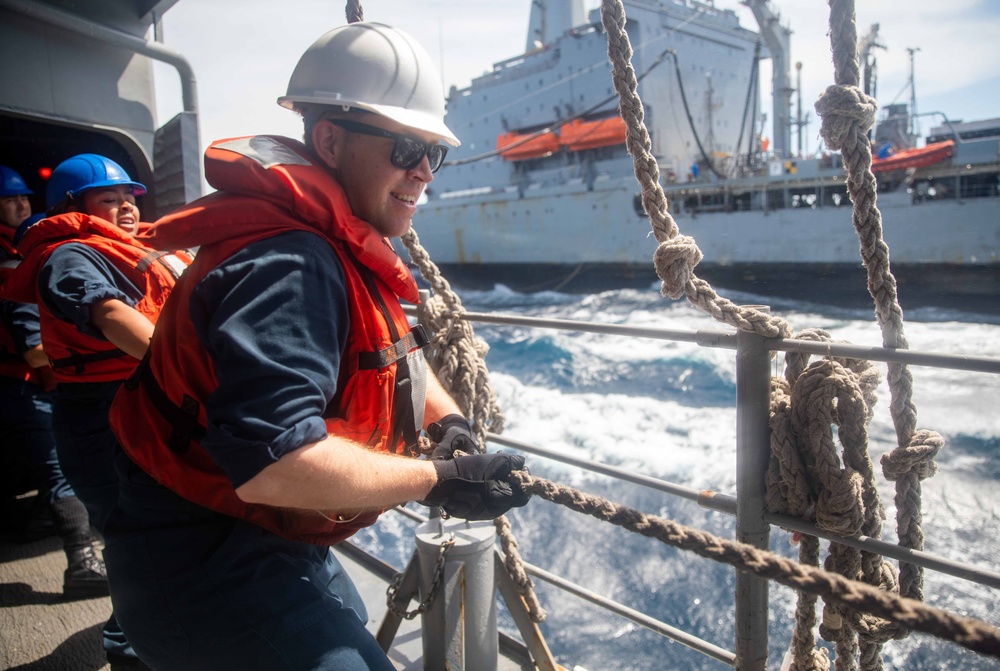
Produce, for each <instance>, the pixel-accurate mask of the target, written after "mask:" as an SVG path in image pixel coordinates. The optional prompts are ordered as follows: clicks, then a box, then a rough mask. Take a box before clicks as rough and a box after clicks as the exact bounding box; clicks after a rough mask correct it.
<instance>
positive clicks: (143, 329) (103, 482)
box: [3, 154, 190, 669]
mask: <svg viewBox="0 0 1000 671" xmlns="http://www.w3.org/2000/svg"><path fill="white" fill-rule="evenodd" d="M145 193H146V187H145V186H144V185H142V184H141V183H139V182H136V181H134V180H133V179H132V178H131V176H130V175H129V174H128V173H127V172H126V171H125V170H124V169H123V168H122V167H121V166H120V165H119V164H118V163H116V162H115V161H113V160H111V159H109V158H107V157H104V156H99V155H97V154H79V155H77V156H74V157H72V158H69V159H67V160H65V161H63V162H62V163H60V164H59V165H58V166H57V167H56V169H55V170H54V171H53V172H52V176H51V177H50V178H49V183H48V185H47V188H46V201H47V206H48V217H47V218H45V219H43V220H41V221H39V222H38V223H36V224H34V225H32V226H30V227H29V228H28V229H27V230H26V231H24V234H23V237H22V238H21V240H20V242H19V247H18V248H19V250H20V251H21V253H22V254H23V256H24V260H23V261H22V262H21V264H20V265H19V267H18V268H17V269H16V270H15V271H14V272H13V274H12V275H11V277H10V278H9V279H8V280H7V282H6V283H5V284H4V287H3V295H4V296H5V297H8V298H11V299H14V300H20V301H23V302H35V303H37V304H38V309H39V314H40V325H41V340H42V344H43V346H44V348H45V352H46V354H47V355H48V357H49V360H50V362H51V365H52V371H53V377H54V378H55V380H56V382H57V383H58V387H57V389H56V391H55V394H54V399H53V429H54V432H55V438H56V447H57V451H58V455H59V462H60V463H61V464H62V467H63V471H64V472H65V474H66V477H67V479H68V480H69V482H70V483H71V484H72V486H73V489H74V491H76V493H77V495H78V496H79V497H80V499H81V500H82V501H83V503H84V504H85V505H86V507H87V510H88V512H89V514H90V519H91V521H92V522H93V524H94V526H95V527H96V528H97V530H98V531H100V532H103V530H104V524H105V521H106V519H107V517H108V514H109V513H110V511H111V509H112V508H113V507H114V505H115V501H116V500H117V498H118V477H117V474H116V473H115V469H114V462H113V453H114V449H115V437H114V434H113V433H112V432H111V428H110V426H109V425H108V409H109V407H110V405H111V401H112V399H113V398H114V396H115V393H116V392H117V391H118V388H119V386H120V385H121V383H122V382H123V381H124V380H125V378H126V377H128V375H129V374H130V373H131V372H132V370H133V369H134V368H135V365H136V364H137V363H138V361H139V360H140V359H141V358H142V356H143V355H144V354H145V352H146V348H147V347H148V346H149V339H150V337H151V336H152V333H153V324H154V323H155V322H156V318H157V316H158V314H159V307H160V306H161V305H162V304H163V301H164V300H166V296H167V295H168V294H169V293H170V290H171V289H173V286H174V282H175V281H176V279H177V277H178V276H179V274H180V272H181V271H182V270H183V269H185V268H186V267H187V264H188V263H189V262H190V259H188V258H183V257H180V256H177V255H172V254H162V253H159V252H157V251H156V250H153V249H151V248H150V247H148V246H147V245H145V244H144V243H142V242H140V241H139V240H137V239H136V238H135V237H134V234H135V233H136V232H137V231H138V230H139V208H138V206H137V205H136V196H141V195H143V194H145ZM104 647H105V650H106V651H107V654H108V660H109V661H110V662H111V667H112V669H116V668H130V669H135V668H139V669H141V668H145V667H144V666H141V665H140V664H141V662H140V661H139V660H138V658H137V657H136V656H135V652H134V651H133V650H132V647H131V645H129V643H128V642H127V640H126V639H125V636H124V634H122V632H121V629H120V628H119V627H118V626H117V621H116V619H115V616H114V615H113V614H112V616H111V619H110V620H109V621H108V624H107V625H106V626H105V630H104Z"/></svg>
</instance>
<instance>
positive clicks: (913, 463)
mask: <svg viewBox="0 0 1000 671" xmlns="http://www.w3.org/2000/svg"><path fill="white" fill-rule="evenodd" d="M942 447H944V438H943V437H942V436H941V434H940V433H938V432H937V431H929V430H927V429H921V430H919V431H916V432H915V433H914V434H913V436H912V437H911V438H910V444H909V445H907V446H906V447H897V448H896V449H894V450H893V451H892V452H889V453H888V454H883V455H882V473H883V474H884V475H885V479H886V480H891V481H896V480H900V479H902V478H904V477H906V476H907V475H909V474H911V473H913V474H915V475H916V476H917V478H919V479H920V480H926V479H927V478H929V477H931V476H933V475H934V474H935V473H937V464H935V463H934V457H936V456H937V453H938V452H940V451H941V448H942Z"/></svg>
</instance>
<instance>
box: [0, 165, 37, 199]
mask: <svg viewBox="0 0 1000 671" xmlns="http://www.w3.org/2000/svg"><path fill="white" fill-rule="evenodd" d="M0 179H2V183H0V198H6V197H7V196H27V195H30V194H32V193H34V191H32V190H31V189H29V188H28V185H27V184H25V183H24V180H23V179H22V178H21V176H20V175H19V174H17V171H15V170H12V169H10V168H8V167H7V166H5V165H0Z"/></svg>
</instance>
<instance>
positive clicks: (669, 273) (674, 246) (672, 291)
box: [653, 235, 702, 300]
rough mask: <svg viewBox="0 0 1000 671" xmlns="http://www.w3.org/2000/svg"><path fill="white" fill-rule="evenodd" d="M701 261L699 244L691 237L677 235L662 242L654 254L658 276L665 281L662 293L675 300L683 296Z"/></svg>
mask: <svg viewBox="0 0 1000 671" xmlns="http://www.w3.org/2000/svg"><path fill="white" fill-rule="evenodd" d="M701 259H702V253H701V250H700V249H698V243H697V242H695V239H694V238H692V237H690V236H687V235H677V236H675V237H673V238H671V239H669V240H664V241H663V242H661V243H660V244H659V245H658V246H657V247H656V252H654V254H653V265H654V266H655V267H656V274H657V275H658V276H659V278H660V279H661V280H663V285H662V287H661V288H660V293H661V294H663V295H664V296H668V297H670V298H672V299H674V300H676V299H678V298H680V297H681V296H683V295H684V292H685V290H686V287H687V285H688V282H690V281H691V278H692V277H693V276H694V267H695V266H697V265H698V263H699V262H700V261H701Z"/></svg>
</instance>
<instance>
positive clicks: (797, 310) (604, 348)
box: [356, 285, 1000, 671]
mask: <svg viewBox="0 0 1000 671" xmlns="http://www.w3.org/2000/svg"><path fill="white" fill-rule="evenodd" d="M456 290H457V291H458V293H459V295H460V296H461V297H462V301H463V303H464V305H465V307H466V308H467V309H468V310H471V311H499V312H505V313H514V314H520V315H528V316H535V317H546V318H564V319H573V320H586V321H598V322H607V323H615V324H626V325H633V326H660V327H666V328H679V329H691V330H695V329H714V330H727V327H725V326H724V325H721V324H718V323H716V322H715V321H713V320H712V319H711V317H709V316H708V315H705V314H704V313H702V312H700V311H699V310H697V309H696V308H694V307H692V306H690V304H688V303H687V302H686V301H678V302H672V301H669V300H667V299H665V298H662V297H661V296H660V295H659V293H658V291H657V287H656V286H655V285H650V286H649V287H648V288H640V289H614V290H609V291H602V292H596V293H589V294H569V293H558V292H540V293H518V292H515V291H513V290H511V289H509V288H507V287H505V286H502V285H497V286H495V287H493V288H492V289H488V290H481V289H480V290H465V289H463V288H462V287H461V286H456ZM719 291H720V293H722V294H723V295H724V296H726V297H727V298H729V299H730V300H733V301H734V302H736V303H740V304H767V305H770V306H771V309H772V312H773V313H775V314H779V315H781V316H782V317H784V318H785V319H787V320H788V321H789V322H790V323H791V324H792V327H793V328H794V329H795V330H801V329H803V328H808V327H820V328H824V329H826V330H827V331H829V332H830V333H831V334H832V336H833V337H834V338H835V339H838V340H846V341H849V342H852V343H854V344H858V345H867V346H879V345H880V344H881V336H880V333H879V330H878V326H877V324H876V323H875V321H874V317H873V313H872V310H871V309H870V308H845V307H838V306H836V305H834V302H833V301H824V300H823V299H822V298H820V299H819V300H816V301H814V302H806V301H800V300H798V301H791V300H783V299H780V298H776V297H774V296H760V295H755V294H752V293H746V292H739V291H727V290H725V289H719ZM901 300H903V301H904V306H905V305H906V303H905V296H902V295H901ZM946 304H947V303H946ZM905 317H906V334H907V337H908V339H909V343H910V347H911V349H913V350H920V351H926V352H936V353H945V352H949V353H962V354H967V355H980V356H996V354H997V347H996V343H997V342H998V341H1000V315H997V314H977V313H974V312H968V311H961V310H955V309H948V308H941V307H921V308H915V309H913V310H909V311H907V312H906V313H905ZM476 332H477V334H478V335H479V336H481V337H482V338H484V339H485V340H486V341H487V342H488V343H489V345H490V352H489V355H488V356H487V364H488V366H489V368H490V371H491V376H490V377H491V381H492V384H493V386H494V388H495V389H496V391H497V394H498V396H499V399H500V404H501V407H502V408H503V409H504V412H505V416H506V429H505V431H504V435H505V436H507V437H510V438H513V439H516V440H521V441H524V442H528V443H534V444H538V445H541V446H544V447H547V448H550V449H554V450H558V451H560V452H564V453H567V454H571V455H575V456H578V457H584V458H588V459H592V460H595V461H599V462H603V463H607V464H613V465H616V466H619V467H623V468H627V469H634V470H636V471H639V472H641V473H644V474H646V475H650V476H654V477H657V478H661V479H664V480H668V481H671V482H676V483H678V484H682V485H686V486H689V487H693V488H698V489H701V488H706V489H713V490H716V491H719V492H724V493H730V494H732V493H735V488H736V481H735V473H736V451H735V445H736V412H735V398H736V373H735V363H734V356H733V354H734V353H733V352H732V351H731V350H722V349H709V348H699V347H698V346H697V345H694V344H688V343H675V342H666V341H658V340H648V339H645V340H635V339H632V340H628V339H622V338H620V337H616V336H606V335H595V334H576V333H566V332H556V331H552V330H541V329H527V328H520V327H500V326H491V325H477V326H476ZM774 366H775V368H774V372H775V374H778V375H780V374H781V373H782V372H783V361H782V359H781V355H778V357H776V359H775V364H774ZM880 368H881V369H882V372H883V378H884V371H885V366H884V365H880ZM911 370H912V373H913V377H914V402H915V404H916V407H917V411H918V427H920V428H928V429H934V430H937V431H939V432H940V433H941V434H943V435H944V437H945V438H946V440H947V446H946V447H945V449H944V450H942V452H941V453H940V454H939V456H938V459H937V464H938V467H939V471H938V473H937V475H936V476H934V477H933V478H931V479H929V480H926V481H925V482H924V483H923V502H924V520H923V528H924V533H925V535H926V545H925V549H926V550H927V551H929V552H933V553H936V554H940V555H943V556H945V557H949V558H952V559H955V560H962V561H969V562H972V563H974V564H977V565H980V566H984V567H987V568H990V569H992V570H996V569H997V559H996V558H997V556H1000V515H998V513H1000V459H998V458H997V456H998V450H1000V412H998V402H1000V376H997V375H989V374H979V373H967V372H960V371H945V370H937V369H932V368H926V367H911ZM878 394H879V395H878V403H877V404H876V408H875V411H876V414H875V417H874V419H873V421H872V423H871V425H870V427H869V434H870V435H869V441H870V450H871V456H872V459H873V461H874V462H875V464H876V473H877V479H878V486H879V491H880V494H881V496H882V502H883V504H884V506H885V508H886V513H887V520H886V523H885V525H884V531H883V539H884V540H887V541H889V542H895V540H896V536H895V506H894V504H893V485H892V483H890V482H887V481H886V480H885V479H884V478H883V477H882V475H881V469H880V467H879V465H878V459H879V457H880V456H881V454H882V453H884V452H887V451H889V450H891V449H892V447H893V445H894V440H895V433H894V430H893V427H892V422H891V419H890V417H889V415H888V407H889V392H888V387H887V386H886V384H885V383H884V381H883V383H882V385H880V387H879V392H878ZM491 449H497V448H496V447H493V448H491ZM527 460H528V465H529V467H530V469H531V471H532V473H534V474H536V475H540V476H542V477H545V478H549V479H551V480H554V481H557V482H560V483H563V484H568V485H570V486H573V487H577V488H579V489H582V490H584V491H587V492H590V493H592V494H595V495H598V496H602V497H605V498H608V499H611V500H613V501H616V502H619V503H623V504H626V505H629V506H632V507H635V508H638V509H640V510H642V511H644V512H647V513H652V514H657V515H662V516H665V517H668V518H671V519H673V520H676V521H678V522H681V523H683V524H687V525H690V526H695V527H699V528H702V529H706V530H708V531H710V532H712V533H714V534H717V535H720V536H723V537H726V538H733V535H734V519H733V518H731V517H729V516H727V515H723V514H721V513H714V512H711V511H706V510H703V509H701V508H699V507H698V506H697V504H695V503H693V502H689V501H686V500H682V499H677V498H674V497H669V496H667V495H664V494H660V493H657V492H651V491H648V490H645V489H643V488H641V487H638V486H633V485H629V484H623V483H620V482H617V481H614V480H611V479H609V478H606V477H604V476H600V475H595V474H590V473H587V472H584V471H581V470H579V469H576V468H574V467H571V466H566V465H562V464H559V463H557V462H552V461H549V460H546V459H543V458H539V457H534V456H530V455H529V456H528V457H527ZM509 517H510V519H511V523H512V525H513V529H514V533H515V535H516V537H517V539H518V541H519V544H520V549H521V552H522V554H523V556H524V558H525V560H526V561H528V562H531V563H532V564H535V565H538V566H540V567H542V568H544V569H546V570H548V571H551V572H553V573H556V574H559V575H561V576H563V577H565V578H567V579H569V580H571V581H573V582H575V583H577V584H580V585H582V586H584V587H586V588H588V589H589V590H592V591H593V592H596V593H598V594H601V595H603V596H606V597H609V598H612V599H615V600H617V601H619V602H622V603H624V604H626V605H629V606H631V607H633V608H635V609H638V610H640V611H642V612H645V613H647V614H649V615H651V616H653V617H655V618H657V619H660V620H662V621H664V622H666V623H668V624H670V625H673V626H675V627H678V628H681V629H684V630H687V631H690V632H692V633H694V634H695V635H697V636H700V637H702V638H705V639H707V640H709V641H711V642H713V643H715V644H716V645H719V646H720V647H723V648H726V649H732V647H733V636H734V616H733V593H734V583H735V578H734V570H733V569H732V568H730V567H728V566H725V565H721V564H716V563H714V562H712V561H709V560H706V559H702V558H700V557H697V556H695V555H693V554H691V553H687V552H684V551H682V550H675V549H673V548H671V547H668V546H666V545H663V544H661V543H659V542H658V541H654V540H651V539H647V538H644V537H641V536H639V535H637V534H632V533H630V532H628V531H625V530H623V529H619V528H616V527H613V526H611V525H608V524H605V523H601V522H599V521H597V520H593V519H591V518H589V517H586V516H582V515H579V514H577V513H573V512H571V511H569V510H567V509H565V508H562V507H561V506H557V505H555V504H552V503H549V502H547V501H544V500H538V499H535V500H532V502H531V503H530V504H529V505H528V506H527V507H525V508H522V509H518V510H516V511H513V512H512V513H511V514H510V516H509ZM412 528H413V524H412V523H410V522H408V521H407V520H405V519H403V518H401V516H398V515H386V516H384V517H383V521H381V522H380V523H379V525H377V526H376V527H374V528H373V529H370V530H366V531H365V532H363V533H361V534H359V535H358V536H357V537H356V540H357V541H358V542H359V543H360V544H361V545H362V546H363V547H365V548H366V549H369V550H372V551H375V552H378V553H379V554H381V555H382V556H384V557H386V558H387V560H388V561H390V562H392V563H394V564H395V565H397V566H402V565H404V564H405V561H406V559H407V558H408V556H409V554H410V552H411V550H412ZM771 539H772V540H771V546H772V549H773V550H774V551H776V552H780V553H782V554H786V555H788V556H796V555H797V550H796V549H795V548H794V547H792V546H791V545H790V543H789V541H788V536H787V534H785V533H784V532H782V531H780V530H774V531H772V535H771ZM824 547H825V543H824ZM536 590H537V592H538V595H539V598H540V600H541V603H542V605H543V607H544V608H545V609H546V610H547V612H548V619H547V621H546V622H544V623H543V624H542V625H541V628H542V631H543V633H544V635H545V637H546V640H547V641H548V644H549V646H550V648H551V649H552V651H553V654H554V655H555V656H556V658H557V661H559V663H560V664H562V665H564V666H565V667H566V668H568V669H572V668H574V667H575V666H579V667H581V668H582V669H587V670H588V671H598V670H614V669H622V670H625V669H628V670H636V671H645V670H649V671H652V670H654V669H655V670H662V669H666V670H687V669H691V670H702V669H704V670H706V671H708V670H712V669H724V668H728V667H727V666H726V665H725V664H722V663H720V662H717V661H715V660H713V659H710V658H708V657H704V656H702V655H701V654H699V653H696V652H694V651H692V650H690V649H689V648H687V647H685V646H683V645H681V644H679V643H674V642H671V641H669V640H668V639H666V638H662V637H660V636H659V635H657V634H654V633H652V632H650V631H648V630H646V629H644V628H642V627H639V626H637V625H634V624H632V623H630V622H628V621H627V620H624V619H620V618H618V617H617V616H615V615H612V614H609V613H607V612H605V611H603V610H601V609H599V608H597V607H595V606H592V605H590V604H589V603H587V602H584V601H582V600H580V599H578V598H576V597H574V596H571V595H567V594H564V593H562V592H560V591H558V590H556V589H554V588H551V587H549V586H548V585H546V584H545V583H542V582H541V581H536ZM925 594H926V600H927V602H928V603H930V604H931V605H934V606H938V607H941V608H946V609H949V610H952V611H955V612H958V613H961V614H964V615H969V616H972V617H976V618H979V619H982V620H985V621H987V622H991V623H993V624H997V622H998V621H997V616H996V613H997V612H1000V594H998V593H997V592H996V591H995V590H992V589H990V588H984V587H980V586H978V585H976V584H974V583H971V582H966V581H963V580H959V579H957V578H952V577H948V576H939V575H935V574H933V573H930V572H927V573H926V574H925ZM770 596H771V605H770V613H769V623H770V635H769V656H768V659H769V665H768V666H769V668H773V669H777V668H778V667H779V666H780V663H781V659H782V656H783V655H784V652H785V650H786V649H787V646H788V644H789V640H790V637H791V631H792V627H793V624H794V623H793V613H794V608H795V595H794V592H793V591H792V590H790V589H788V588H785V587H782V586H780V585H776V584H773V583H772V585H771V588H770ZM501 626H502V627H503V628H504V629H506V630H508V631H510V632H512V633H515V632H516V630H515V627H514V625H513V624H512V621H511V620H510V618H509V616H508V615H506V613H503V612H502V613H501ZM884 659H885V664H886V668H887V669H890V670H893V671H904V670H906V671H911V670H921V671H923V670H933V669H942V670H943V669H948V670H949V671H953V670H955V669H964V670H973V671H976V670H980V669H983V670H985V669H998V668H1000V663H998V662H997V660H995V659H990V658H985V657H981V656H979V655H977V654H975V653H972V652H969V651H966V650H965V649H964V648H961V647H959V646H957V645H955V644H953V643H950V642H945V641H941V640H939V639H936V638H934V637H932V636H929V635H925V634H920V633H914V634H911V635H910V637H908V638H907V639H905V640H902V641H893V642H890V643H888V644H887V645H886V646H885V648H884Z"/></svg>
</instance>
